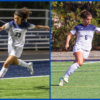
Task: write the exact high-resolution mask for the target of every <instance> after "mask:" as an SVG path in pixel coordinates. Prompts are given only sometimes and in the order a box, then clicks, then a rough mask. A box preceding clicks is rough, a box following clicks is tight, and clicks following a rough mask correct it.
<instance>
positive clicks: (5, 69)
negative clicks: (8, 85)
mask: <svg viewBox="0 0 100 100" xmlns="http://www.w3.org/2000/svg"><path fill="white" fill-rule="evenodd" d="M7 70H8V68H5V67H2V69H1V71H0V79H1V78H2V77H3V76H4V75H5V74H6V72H7Z"/></svg>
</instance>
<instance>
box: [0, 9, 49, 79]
mask: <svg viewBox="0 0 100 100" xmlns="http://www.w3.org/2000/svg"><path fill="white" fill-rule="evenodd" d="M31 13H32V12H31V11H30V10H28V9H27V8H26V7H24V8H22V9H20V10H16V11H15V13H14V20H13V21H10V22H8V23H6V24H4V25H3V26H2V27H0V31H2V30H4V29H8V54H9V56H8V58H7V59H6V61H5V63H4V64H3V67H2V69H1V71H0V79H1V78H2V77H3V76H4V75H5V74H6V72H7V70H8V67H9V65H10V64H14V65H20V66H23V67H26V68H28V70H29V71H30V73H31V74H33V72H34V71H33V64H32V63H31V62H29V63H26V62H24V61H23V60H21V59H18V58H19V57H20V56H21V53H22V51H23V46H24V44H25V34H26V32H27V29H46V30H49V27H48V26H42V25H34V24H30V23H28V22H25V20H26V19H27V18H28V17H29V16H30V14H31Z"/></svg>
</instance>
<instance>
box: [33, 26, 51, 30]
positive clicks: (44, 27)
mask: <svg viewBox="0 0 100 100" xmlns="http://www.w3.org/2000/svg"><path fill="white" fill-rule="evenodd" d="M34 29H46V30H49V27H48V26H42V25H35V28H34Z"/></svg>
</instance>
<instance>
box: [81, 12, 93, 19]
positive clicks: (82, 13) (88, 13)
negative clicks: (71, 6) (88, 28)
mask: <svg viewBox="0 0 100 100" xmlns="http://www.w3.org/2000/svg"><path fill="white" fill-rule="evenodd" d="M80 17H81V18H84V19H85V18H87V17H92V14H91V13H90V12H88V11H82V12H81V14H80Z"/></svg>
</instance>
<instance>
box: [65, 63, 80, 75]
mask: <svg viewBox="0 0 100 100" xmlns="http://www.w3.org/2000/svg"><path fill="white" fill-rule="evenodd" d="M79 67H80V66H79V65H78V63H74V64H72V65H71V66H70V68H69V69H68V70H67V71H66V73H65V75H64V76H66V77H69V76H70V75H71V74H72V73H73V72H74V71H75V70H76V69H77V68H79Z"/></svg>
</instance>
